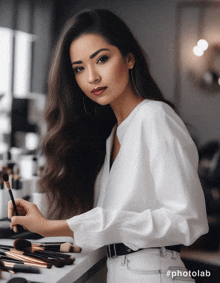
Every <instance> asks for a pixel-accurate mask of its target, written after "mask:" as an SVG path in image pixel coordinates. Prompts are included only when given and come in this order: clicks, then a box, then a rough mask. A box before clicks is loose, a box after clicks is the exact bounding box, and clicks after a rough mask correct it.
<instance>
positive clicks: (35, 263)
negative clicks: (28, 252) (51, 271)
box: [7, 254, 51, 268]
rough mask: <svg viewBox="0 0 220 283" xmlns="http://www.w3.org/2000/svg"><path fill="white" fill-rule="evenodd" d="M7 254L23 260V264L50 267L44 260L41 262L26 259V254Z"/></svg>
mask: <svg viewBox="0 0 220 283" xmlns="http://www.w3.org/2000/svg"><path fill="white" fill-rule="evenodd" d="M7 256H8V257H10V258H13V259H17V260H21V261H23V262H24V265H27V266H33V267H40V268H51V265H50V264H48V263H46V262H44V261H43V263H37V262H30V261H28V260H27V256H22V255H19V254H13V255H8V254H7Z"/></svg>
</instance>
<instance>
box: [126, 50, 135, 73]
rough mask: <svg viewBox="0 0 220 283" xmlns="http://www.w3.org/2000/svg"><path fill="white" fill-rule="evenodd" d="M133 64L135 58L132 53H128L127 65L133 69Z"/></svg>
mask: <svg viewBox="0 0 220 283" xmlns="http://www.w3.org/2000/svg"><path fill="white" fill-rule="evenodd" d="M134 64H135V58H134V55H133V54H132V53H128V55H127V65H128V68H129V69H133V67H134Z"/></svg>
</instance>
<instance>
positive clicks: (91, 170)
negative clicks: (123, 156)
mask: <svg viewBox="0 0 220 283" xmlns="http://www.w3.org/2000/svg"><path fill="white" fill-rule="evenodd" d="M83 34H98V35H101V36H102V37H103V38H104V39H105V40H106V41H107V42H108V43H109V44H111V45H114V46H116V47H117V48H118V49H119V51H120V52H121V54H122V56H127V55H128V54H129V53H132V54H133V55H134V57H135V66H134V68H133V70H132V71H133V80H132V81H133V84H134V87H135V89H136V90H137V91H138V94H139V95H141V96H142V97H143V98H145V99H152V100H159V101H164V102H167V101H165V99H164V97H163V95H162V93H161V92H160V90H159V88H158V87H157V85H156V84H155V82H154V80H153V79H152V77H151V75H150V73H149V68H148V64H147V59H146V58H147V57H146V54H145V52H144V51H143V49H142V48H141V47H140V45H139V44H138V42H137V40H136V39H135V37H134V36H133V35H132V33H131V31H130V30H129V28H128V27H127V25H126V24H125V23H124V22H123V21H122V20H121V19H120V18H119V17H118V16H116V15H115V14H113V13H112V12H110V11H108V10H103V9H96V10H85V11H82V12H80V13H78V14H76V15H75V16H74V17H73V18H71V19H70V20H69V21H68V22H67V24H66V26H65V27H64V30H63V32H62V33H61V36H60V38H59V41H58V43H57V46H56V49H55V52H54V56H53V61H52V66H51V70H50V74H49V93H48V101H47V108H46V113H45V118H46V122H47V126H48V130H47V134H46V136H45V138H44V140H43V143H42V148H43V153H44V155H45V157H46V166H45V170H44V173H43V175H42V177H41V180H40V185H41V188H42V191H43V192H46V193H47V194H48V196H49V200H50V211H49V217H50V218H58V219H61V218H64V217H71V216H74V215H77V214H80V213H83V212H86V211H88V210H89V209H91V208H92V206H93V195H94V183H95V180H96V176H97V174H98V172H99V170H100V168H101V166H102V164H103V161H104V157H105V143H106V139H107V137H108V136H109V134H110V132H111V130H112V128H113V126H114V125H115V123H116V117H115V116H114V113H113V111H112V110H111V108H110V106H109V105H107V106H100V105H98V104H97V103H95V102H92V101H91V100H89V99H88V98H87V97H86V96H85V95H84V93H83V92H82V91H81V89H80V88H79V86H78V85H77V82H76V80H75V75H74V71H73V69H72V66H71V61H70V54H69V50H70V45H71V43H72V42H73V41H74V40H75V39H76V38H79V37H80V36H81V35H83ZM167 103H168V102H167ZM85 108H86V112H87V113H86V112H85Z"/></svg>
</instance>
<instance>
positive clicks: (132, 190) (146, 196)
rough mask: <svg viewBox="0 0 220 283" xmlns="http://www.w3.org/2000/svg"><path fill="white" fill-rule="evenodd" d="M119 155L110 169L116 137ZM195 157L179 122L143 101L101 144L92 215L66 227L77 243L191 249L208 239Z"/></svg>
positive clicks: (170, 112)
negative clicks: (202, 238) (102, 152)
mask: <svg viewBox="0 0 220 283" xmlns="http://www.w3.org/2000/svg"><path fill="white" fill-rule="evenodd" d="M115 131H116V134H117V137H118V139H119V142H120V145H121V147H120V150H119V153H118V155H117V157H116V159H115V161H114V163H113V165H112V167H111V168H110V155H111V149H112V145H113V140H114V134H115ZM197 166H198V152H197V149H196V146H195V144H194V142H193V141H192V139H191V137H190V135H189V133H188V131H187V129H186V127H185V125H184V123H183V121H182V120H181V119H180V118H179V116H178V115H177V114H176V113H175V112H174V111H173V109H172V108H171V107H170V106H168V105H167V104H165V103H163V102H158V101H151V100H144V101H142V102H141V103H140V104H138V105H137V106H136V107H135V109H134V110H133V111H132V112H131V113H130V115H129V116H128V117H127V118H126V119H125V120H124V121H123V122H122V123H121V124H120V125H119V126H118V127H117V128H116V126H115V127H114V128H113V130H112V132H111V135H110V136H109V138H108V139H107V141H106V156H105V161H104V164H103V166H102V169H101V170H100V172H99V174H98V176H97V179H96V184H95V202H94V208H93V209H91V210H90V211H88V212H86V213H83V214H81V215H78V216H74V217H72V218H70V219H68V220H67V223H68V225H69V227H70V229H71V230H72V231H73V232H74V239H75V243H76V244H77V245H79V246H81V247H82V248H86V249H97V248H100V247H102V246H104V245H107V244H112V243H124V244H125V245H126V246H128V247H130V248H131V249H133V250H137V249H140V248H147V247H161V246H170V245H177V244H184V245H191V244H192V243H193V242H194V241H196V240H197V239H198V238H199V237H200V236H201V235H203V234H205V233H207V232H208V223H207V215H206V208H205V200H204V194H203V190H202V187H201V184H200V181H199V178H198V175H197Z"/></svg>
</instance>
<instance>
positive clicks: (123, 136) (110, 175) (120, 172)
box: [9, 9, 208, 283]
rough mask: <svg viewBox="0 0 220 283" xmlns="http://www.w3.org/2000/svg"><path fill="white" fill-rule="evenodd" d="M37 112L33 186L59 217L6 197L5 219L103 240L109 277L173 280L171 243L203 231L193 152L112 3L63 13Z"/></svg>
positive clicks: (175, 245)
mask: <svg viewBox="0 0 220 283" xmlns="http://www.w3.org/2000/svg"><path fill="white" fill-rule="evenodd" d="M46 120H47V124H48V133H47V136H46V138H45V139H44V144H43V149H44V154H45V156H46V158H47V165H46V168H45V172H44V175H43V177H42V179H41V186H42V189H43V190H44V191H46V192H47V193H48V195H49V197H50V199H51V207H52V208H53V210H51V211H50V212H51V215H52V217H53V218H55V219H59V220H54V219H52V217H50V220H49V219H46V218H44V217H43V216H42V215H41V214H40V212H39V211H38V209H37V207H36V206H35V205H33V204H32V203H29V202H26V201H24V200H16V205H17V206H18V211H19V214H20V215H21V216H13V213H14V212H13V207H12V204H11V203H9V217H10V218H11V226H12V227H15V225H16V224H20V225H22V226H23V227H24V228H25V229H28V230H30V231H32V232H37V233H39V234H41V235H42V236H72V237H74V240H75V243H76V244H78V245H79V246H81V247H82V248H83V249H84V248H86V249H97V248H100V247H102V246H105V245H107V250H108V260H107V266H108V282H112V283H118V282H126V283H127V282H135V283H137V282H141V283H143V282H172V279H173V278H171V276H168V275H169V274H170V275H172V273H171V271H173V272H174V271H175V270H180V271H183V270H184V269H185V267H184V264H183V262H182V261H181V259H180V254H179V251H180V245H181V244H184V245H191V244H192V243H193V242H194V241H195V240H197V239H198V238H199V237H200V236H201V235H203V234H205V233H207V231H208V225H207V218H206V209H205V204H204V196H203V192H202V188H201V185H200V182H199V179H198V176H197V163H198V154H197V150H196V147H195V144H194V143H193V141H192V139H191V138H190V136H189V133H188V131H187V129H186V127H185V125H184V123H183V122H182V120H181V119H180V118H179V116H178V115H177V114H176V113H175V111H174V110H173V109H172V107H171V106H170V105H169V103H168V102H167V101H165V99H164V98H163V96H162V94H161V92H160V91H159V89H158V88H157V86H156V84H155V83H154V81H153V79H152V78H151V76H150V74H149V70H148V66H147V63H146V57H145V54H144V51H143V50H142V49H141V48H140V46H139V44H138V43H137V41H136V40H135V38H134V37H133V35H132V34H131V32H130V30H129V29H128V27H127V26H126V25H125V24H124V22H123V21H122V20H121V19H119V18H118V17H117V16H116V15H114V14H113V13H111V12H109V11H107V10H100V9H98V10H87V11H83V12H81V13H79V14H77V15H76V16H75V17H74V18H73V19H71V20H70V21H69V22H68V24H67V26H66V27H65V29H64V31H63V33H62V35H61V38H60V40H59V42H58V45H57V49H56V51H55V56H54V60H53V65H52V68H51V73H50V80H49V99H48V108H47V113H46ZM56 213H57V215H56ZM65 219H67V220H65ZM169 271H170V272H169ZM173 274H174V273H173ZM177 279H178V278H176V280H177ZM179 280H181V278H179ZM183 280H184V281H186V280H189V281H193V280H192V279H191V278H190V276H189V277H186V276H185V277H184V276H183Z"/></svg>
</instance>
